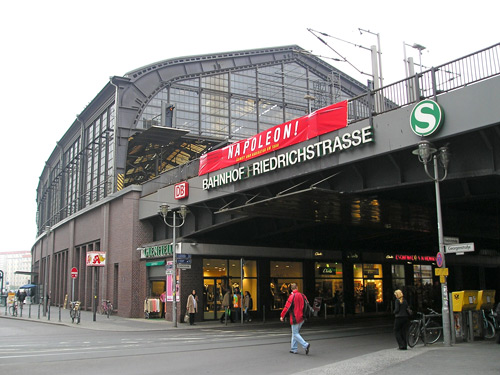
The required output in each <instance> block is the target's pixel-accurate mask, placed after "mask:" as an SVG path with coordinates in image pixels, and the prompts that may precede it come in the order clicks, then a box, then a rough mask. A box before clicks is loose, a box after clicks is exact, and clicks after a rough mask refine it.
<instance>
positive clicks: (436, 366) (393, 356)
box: [294, 340, 500, 375]
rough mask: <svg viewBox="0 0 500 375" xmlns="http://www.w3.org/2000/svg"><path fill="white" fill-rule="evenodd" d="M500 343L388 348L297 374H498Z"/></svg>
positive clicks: (478, 342)
mask: <svg viewBox="0 0 500 375" xmlns="http://www.w3.org/2000/svg"><path fill="white" fill-rule="evenodd" d="M499 351H500V345H498V344H497V343H496V342H495V341H494V340H493V341H491V340H488V341H485V340H482V341H474V342H469V343H457V344H455V345H453V346H448V347H445V346H444V345H443V344H434V345H428V346H423V345H421V344H419V345H417V346H415V348H413V349H408V350H406V351H402V350H397V349H384V350H380V351H376V352H373V353H370V354H365V355H362V356H357V357H354V358H350V359H348V360H345V361H340V362H336V363H332V364H329V365H326V366H322V367H316V368H313V369H310V370H307V371H302V372H298V373H296V374H294V375H333V374H335V375H337V374H342V375H368V374H369V375H422V374H425V375H473V374H481V375H490V374H491V375H493V374H495V375H498V374H500V360H499V356H498V353H499Z"/></svg>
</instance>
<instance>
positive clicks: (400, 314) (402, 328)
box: [394, 289, 409, 350]
mask: <svg viewBox="0 0 500 375" xmlns="http://www.w3.org/2000/svg"><path fill="white" fill-rule="evenodd" d="M394 296H395V297H396V304H395V308H394V316H395V319H394V335H395V336H396V340H397V342H398V345H399V350H406V348H407V343H406V327H407V325H408V317H409V314H408V302H406V300H405V299H404V297H403V292H402V291H401V290H399V289H398V290H396V291H395V292H394Z"/></svg>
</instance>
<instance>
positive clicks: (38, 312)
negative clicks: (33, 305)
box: [38, 304, 40, 319]
mask: <svg viewBox="0 0 500 375" xmlns="http://www.w3.org/2000/svg"><path fill="white" fill-rule="evenodd" d="M38 319H40V304H38Z"/></svg>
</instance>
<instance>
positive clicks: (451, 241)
mask: <svg viewBox="0 0 500 375" xmlns="http://www.w3.org/2000/svg"><path fill="white" fill-rule="evenodd" d="M459 242H460V240H459V239H458V237H450V236H444V237H443V243H444V244H445V245H456V244H457V243H459Z"/></svg>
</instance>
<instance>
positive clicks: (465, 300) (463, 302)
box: [451, 290, 478, 312]
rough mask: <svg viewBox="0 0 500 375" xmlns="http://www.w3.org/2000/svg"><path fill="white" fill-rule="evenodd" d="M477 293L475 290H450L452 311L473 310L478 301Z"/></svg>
mask: <svg viewBox="0 0 500 375" xmlns="http://www.w3.org/2000/svg"><path fill="white" fill-rule="evenodd" d="M477 294H478V291H477V290H462V291H460V292H452V293H451V298H452V300H453V311H454V312H460V311H468V310H475V309H476V306H477V303H478V297H477Z"/></svg>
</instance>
